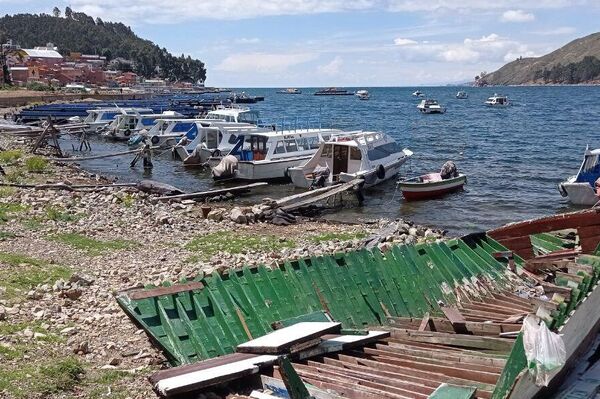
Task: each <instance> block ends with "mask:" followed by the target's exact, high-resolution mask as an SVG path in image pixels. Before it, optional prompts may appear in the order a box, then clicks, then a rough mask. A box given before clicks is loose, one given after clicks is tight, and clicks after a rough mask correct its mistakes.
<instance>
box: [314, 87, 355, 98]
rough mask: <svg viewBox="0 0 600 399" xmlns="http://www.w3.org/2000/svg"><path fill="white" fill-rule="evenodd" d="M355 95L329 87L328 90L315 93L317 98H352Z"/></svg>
mask: <svg viewBox="0 0 600 399" xmlns="http://www.w3.org/2000/svg"><path fill="white" fill-rule="evenodd" d="M352 95H354V93H352V92H350V91H348V90H344V89H338V88H336V87H329V88H327V89H323V90H318V91H315V96H352Z"/></svg>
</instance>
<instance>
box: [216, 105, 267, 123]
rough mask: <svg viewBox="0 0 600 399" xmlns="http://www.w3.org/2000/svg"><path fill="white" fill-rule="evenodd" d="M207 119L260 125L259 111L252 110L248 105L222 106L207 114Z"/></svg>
mask: <svg viewBox="0 0 600 399" xmlns="http://www.w3.org/2000/svg"><path fill="white" fill-rule="evenodd" d="M206 119H210V120H222V121H225V122H235V123H250V124H252V125H258V122H259V114H258V111H252V110H251V109H250V108H246V107H227V108H226V107H221V108H217V109H216V110H214V111H210V112H209V113H208V114H207V115H206Z"/></svg>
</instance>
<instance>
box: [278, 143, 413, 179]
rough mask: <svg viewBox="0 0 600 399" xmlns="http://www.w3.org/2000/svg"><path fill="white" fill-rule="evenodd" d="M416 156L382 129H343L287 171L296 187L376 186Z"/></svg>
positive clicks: (394, 174)
mask: <svg viewBox="0 0 600 399" xmlns="http://www.w3.org/2000/svg"><path fill="white" fill-rule="evenodd" d="M412 155H413V152H412V151H411V150H409V149H406V148H405V149H402V148H401V147H400V146H399V145H398V143H396V141H395V140H394V139H393V138H392V137H390V136H389V135H387V134H385V133H381V132H363V131H357V132H344V133H340V134H335V135H333V136H332V137H331V139H330V140H328V141H324V142H322V143H321V144H320V145H319V149H318V150H317V152H316V153H315V154H314V155H313V156H312V158H310V159H309V160H308V161H307V162H306V163H304V164H303V165H301V166H296V167H292V168H290V169H289V171H288V174H289V176H290V178H291V179H292V183H294V185H295V186H296V187H302V188H314V187H323V186H329V185H332V184H336V183H338V182H348V181H351V180H353V179H356V178H363V179H364V180H365V187H370V186H374V185H376V184H379V183H381V182H383V181H386V180H388V179H390V178H392V177H394V176H396V175H397V174H398V172H399V171H400V167H401V166H402V165H403V164H404V163H405V162H406V160H407V159H408V158H409V157H411V156H412Z"/></svg>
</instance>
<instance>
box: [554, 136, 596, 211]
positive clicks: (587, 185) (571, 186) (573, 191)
mask: <svg viewBox="0 0 600 399" xmlns="http://www.w3.org/2000/svg"><path fill="white" fill-rule="evenodd" d="M598 179H600V149H595V150H590V149H589V147H588V148H586V149H585V153H584V154H583V162H582V163H581V166H580V167H579V171H578V172H577V174H576V175H575V176H571V177H569V178H568V179H567V180H565V181H564V182H562V183H560V184H559V185H558V191H559V192H560V194H561V195H562V196H563V197H568V198H569V202H571V203H572V204H574V205H588V206H590V205H595V204H596V203H597V202H598V201H599V200H600V197H598V195H597V194H596V193H597V192H596V188H597V183H596V182H597V181H598Z"/></svg>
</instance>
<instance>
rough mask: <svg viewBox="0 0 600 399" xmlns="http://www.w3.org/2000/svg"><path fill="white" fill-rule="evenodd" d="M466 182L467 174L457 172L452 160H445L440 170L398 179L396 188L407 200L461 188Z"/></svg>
mask: <svg viewBox="0 0 600 399" xmlns="http://www.w3.org/2000/svg"><path fill="white" fill-rule="evenodd" d="M449 164H450V165H449ZM447 165H448V167H447ZM452 167H453V169H452ZM466 182H467V176H465V175H463V174H461V173H458V171H457V170H456V166H455V165H454V163H453V162H446V163H445V164H444V166H443V167H442V171H441V172H437V173H428V174H425V175H422V176H418V177H413V178H411V179H407V180H399V181H398V188H400V190H402V195H403V196H404V199H406V200H407V201H418V200H424V199H431V198H439V197H441V196H444V195H446V194H449V193H452V192H455V191H459V190H462V189H463V186H464V185H465V183H466Z"/></svg>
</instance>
